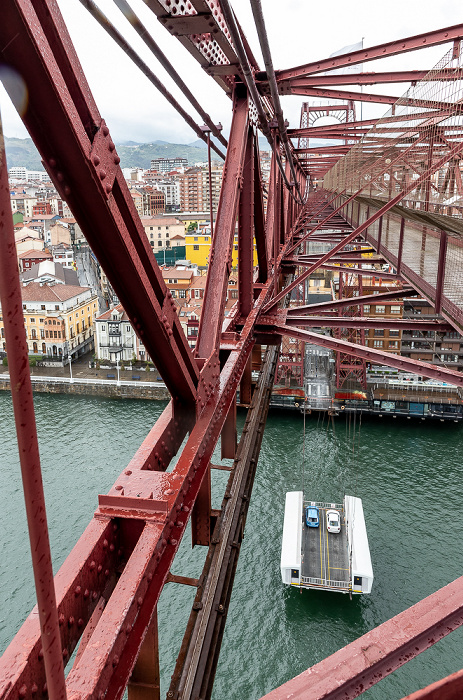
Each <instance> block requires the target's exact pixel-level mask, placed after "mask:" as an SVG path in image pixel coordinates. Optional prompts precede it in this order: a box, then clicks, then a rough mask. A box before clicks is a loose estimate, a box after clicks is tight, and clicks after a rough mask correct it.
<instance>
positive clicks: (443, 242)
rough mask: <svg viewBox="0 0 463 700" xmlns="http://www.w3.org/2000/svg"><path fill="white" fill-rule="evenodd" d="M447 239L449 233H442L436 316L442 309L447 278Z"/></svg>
mask: <svg viewBox="0 0 463 700" xmlns="http://www.w3.org/2000/svg"><path fill="white" fill-rule="evenodd" d="M447 238H448V236H447V231H441V235H440V245H439V262H438V266H437V282H436V302H435V304H434V308H435V311H436V314H440V311H441V308H442V292H443V289H444V277H445V258H446V255H447Z"/></svg>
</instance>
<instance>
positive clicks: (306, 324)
mask: <svg viewBox="0 0 463 700" xmlns="http://www.w3.org/2000/svg"><path fill="white" fill-rule="evenodd" d="M371 296H372V301H374V299H375V296H374V295H371ZM265 323H266V319H265V318H261V319H259V325H261V324H263V325H265ZM268 323H270V324H271V323H272V321H271V319H268ZM285 323H286V324H287V325H288V326H295V327H303V328H317V327H321V328H324V327H326V328H392V329H396V330H402V331H405V330H415V331H437V332H439V333H447V332H449V331H453V326H451V325H450V323H446V322H445V321H413V320H411V319H403V318H398V319H391V318H366V317H365V316H362V317H357V316H339V317H336V318H334V317H331V316H289V317H288V318H287V320H286V322H285Z"/></svg>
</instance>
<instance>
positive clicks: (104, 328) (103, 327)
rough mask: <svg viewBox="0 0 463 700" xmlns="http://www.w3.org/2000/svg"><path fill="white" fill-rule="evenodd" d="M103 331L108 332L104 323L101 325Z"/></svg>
mask: <svg viewBox="0 0 463 700" xmlns="http://www.w3.org/2000/svg"><path fill="white" fill-rule="evenodd" d="M101 330H102V331H103V332H104V331H105V330H106V326H105V325H104V323H103V324H102V325H101Z"/></svg>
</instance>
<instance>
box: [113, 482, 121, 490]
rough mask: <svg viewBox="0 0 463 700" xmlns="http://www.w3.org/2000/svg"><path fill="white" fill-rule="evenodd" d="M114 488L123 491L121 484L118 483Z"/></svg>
mask: <svg viewBox="0 0 463 700" xmlns="http://www.w3.org/2000/svg"><path fill="white" fill-rule="evenodd" d="M114 488H115V489H116V491H122V486H121V484H116V486H115V487H114Z"/></svg>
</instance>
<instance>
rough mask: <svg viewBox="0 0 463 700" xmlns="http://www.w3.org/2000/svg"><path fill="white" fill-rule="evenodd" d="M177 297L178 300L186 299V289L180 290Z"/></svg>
mask: <svg viewBox="0 0 463 700" xmlns="http://www.w3.org/2000/svg"><path fill="white" fill-rule="evenodd" d="M178 296H179V298H180V299H186V289H180V291H179V293H178Z"/></svg>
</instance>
